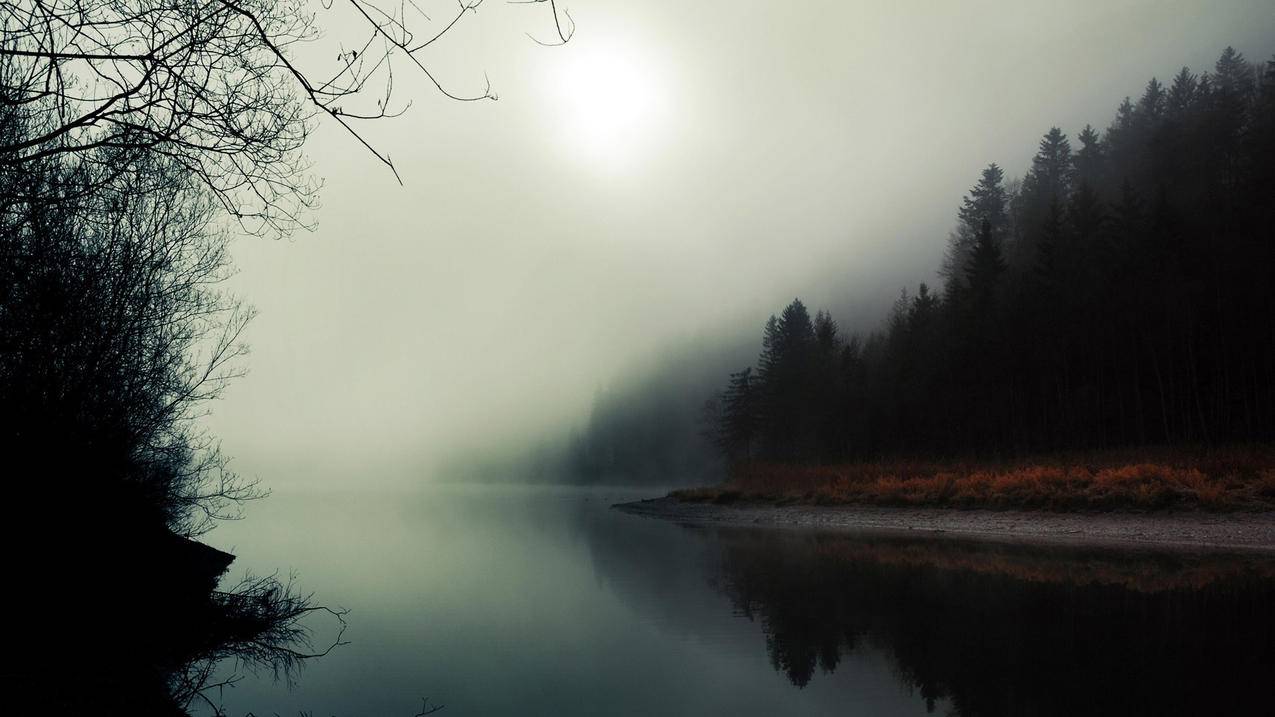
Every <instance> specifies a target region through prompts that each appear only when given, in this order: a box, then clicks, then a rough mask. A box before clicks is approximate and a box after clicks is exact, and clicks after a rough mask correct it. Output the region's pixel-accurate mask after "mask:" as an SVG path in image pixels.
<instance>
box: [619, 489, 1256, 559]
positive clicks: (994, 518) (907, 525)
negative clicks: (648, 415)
mask: <svg viewBox="0 0 1275 717" xmlns="http://www.w3.org/2000/svg"><path fill="white" fill-rule="evenodd" d="M611 507H612V508H614V509H615V510H618V511H620V512H622V513H627V514H629V515H637V516H642V517H647V518H658V519H662V520H669V521H673V522H677V523H683V524H694V525H720V526H743V527H755V528H769V529H817V530H830V531H835V532H844V533H859V534H864V535H870V534H876V535H882V534H890V535H896V536H902V535H906V536H911V537H917V538H930V539H949V538H957V539H965V540H981V541H993V542H1008V543H1023V544H1050V545H1072V546H1076V545H1089V546H1096V547H1101V546H1106V547H1124V548H1139V547H1140V548H1156V549H1170V550H1178V551H1207V552H1217V551H1243V552H1258V553H1266V554H1270V555H1272V556H1275V512H1257V513H1205V512H1160V513H1118V512H1111V513H1051V512H1045V511H1025V510H986V509H969V510H965V509H953V508H908V507H885V506H874V505H838V506H812V505H782V506H780V505H774V504H769V503H763V502H739V503H732V504H727V505H723V504H714V503H697V502H683V501H680V500H678V499H676V498H670V497H663V498H652V499H648V500H642V501H635V502H630V503H616V504H614V505H612V506H611Z"/></svg>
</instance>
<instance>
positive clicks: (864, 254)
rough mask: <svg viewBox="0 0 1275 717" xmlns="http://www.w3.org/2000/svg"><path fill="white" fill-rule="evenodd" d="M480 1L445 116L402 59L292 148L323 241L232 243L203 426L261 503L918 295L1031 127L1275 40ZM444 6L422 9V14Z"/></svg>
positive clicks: (883, 8)
mask: <svg viewBox="0 0 1275 717" xmlns="http://www.w3.org/2000/svg"><path fill="white" fill-rule="evenodd" d="M564 5H565V7H568V8H569V9H570V11H571V14H572V16H573V17H574V19H575V20H576V22H577V24H578V26H579V30H578V33H577V34H576V36H575V37H574V38H573V39H572V41H571V43H570V44H569V45H567V46H566V47H559V48H545V47H540V46H538V45H536V44H535V43H533V42H532V41H530V40H529V39H528V38H527V37H526V36H525V35H524V34H523V33H524V32H531V33H533V34H535V35H536V36H537V37H540V38H542V39H548V38H549V37H551V35H550V32H551V28H550V26H549V24H548V22H547V19H546V18H547V16H546V14H545V12H544V8H543V7H542V6H539V5H510V4H502V3H498V2H497V0H489V1H488V3H487V4H484V5H483V6H482V8H481V10H480V12H479V13H478V14H476V15H475V16H472V17H470V18H467V19H466V20H465V22H464V23H462V24H461V25H459V26H458V27H457V28H456V30H455V31H454V33H453V34H451V35H449V36H448V37H447V38H446V40H445V44H444V45H443V46H442V47H439V48H438V55H437V58H436V62H435V64H433V65H432V67H434V68H436V69H437V71H438V73H439V75H440V77H442V78H443V79H444V80H445V81H446V82H448V84H449V86H450V87H451V88H453V89H456V90H458V91H465V90H467V89H475V90H479V91H481V89H482V87H483V73H484V72H486V73H487V74H488V75H489V76H490V78H491V81H492V84H493V89H495V90H496V91H497V92H498V93H499V95H500V100H499V101H498V102H480V103H457V102H452V101H449V100H447V99H445V98H442V97H441V96H439V95H438V94H437V93H435V92H432V91H430V89H428V88H427V86H426V84H425V83H426V81H425V80H424V78H423V77H420V76H418V75H415V74H413V73H411V72H410V71H409V70H408V69H407V67H406V66H403V67H401V68H400V69H399V70H398V72H397V74H396V77H395V83H396V92H397V93H399V96H400V97H411V98H412V99H413V106H412V108H411V109H410V110H409V111H408V113H407V114H406V115H405V116H403V117H402V118H399V119H396V120H392V121H385V122H382V123H378V124H376V125H374V126H370V127H368V128H367V129H366V134H367V136H368V137H369V138H371V139H372V140H373V141H374V142H375V144H376V145H377V146H378V148H379V149H381V150H384V151H386V152H388V153H389V154H390V156H392V157H393V159H394V161H395V164H396V165H397V166H398V167H399V171H400V172H401V174H402V175H403V179H404V182H405V186H401V187H400V186H399V185H398V184H397V183H396V182H395V180H394V178H393V176H392V175H391V174H390V173H389V172H388V171H386V170H384V169H383V168H382V167H381V166H380V165H378V164H377V163H376V162H375V160H374V159H373V158H372V157H371V156H370V155H368V154H367V153H366V152H365V151H364V150H363V149H362V148H361V147H359V146H358V145H357V144H356V143H355V142H353V141H352V140H350V139H349V138H348V136H346V135H344V134H342V133H340V132H339V131H337V130H335V129H334V128H332V127H330V126H321V127H320V128H319V130H318V131H317V132H316V133H315V135H314V137H313V139H312V142H311V143H310V145H309V150H308V152H309V155H310V157H311V159H312V160H313V161H314V163H315V170H316V173H317V174H318V175H319V176H321V177H323V178H324V179H325V181H326V186H325V189H324V192H323V206H322V208H321V209H320V210H319V212H318V213H317V220H318V225H319V228H318V230H317V231H315V232H313V233H304V232H303V233H299V234H298V235H297V236H296V237H294V238H293V239H292V240H289V241H277V242H275V241H268V240H260V239H241V240H239V241H238V242H237V243H236V245H235V257H236V261H237V263H238V264H239V267H240V270H241V271H240V274H239V276H238V277H236V279H235V281H234V290H235V291H236V293H238V294H239V295H240V296H241V297H242V298H244V299H246V300H247V301H248V302H250V303H252V304H254V305H255V306H256V307H257V308H258V310H259V311H260V315H259V317H258V318H257V320H256V321H255V322H254V323H253V324H252V326H251V327H250V329H249V331H248V336H247V339H248V342H249V343H250V344H251V345H252V349H253V352H252V354H251V355H250V356H249V357H248V358H247V360H246V365H247V367H248V369H249V371H250V373H249V375H248V376H247V377H245V378H244V379H242V380H240V381H239V382H237V383H236V384H235V385H234V386H232V387H231V389H230V390H229V391H228V392H227V394H226V397H225V399H224V400H223V401H221V402H220V403H219V404H218V405H217V406H216V407H215V409H214V410H215V414H214V415H213V416H212V417H211V418H210V419H208V424H209V426H210V428H211V429H212V430H213V431H214V432H215V433H217V434H218V435H219V436H220V437H221V438H222V440H223V447H224V449H225V450H226V451H227V452H228V453H229V454H230V455H232V456H235V457H236V458H237V460H236V463H235V466H236V467H237V468H238V469H239V470H240V471H241V472H244V473H247V474H250V475H259V476H260V477H261V478H263V479H264V480H265V481H266V483H267V484H268V485H273V486H287V485H291V484H293V483H298V482H306V483H311V484H313V483H314V482H315V481H318V482H320V484H322V482H324V481H333V482H335V481H361V482H372V483H393V482H400V481H409V480H413V479H418V478H420V477H421V476H422V466H424V465H427V464H428V463H429V461H430V460H431V459H433V458H435V457H437V456H439V455H441V454H444V453H447V452H450V451H452V450H454V449H456V448H458V447H461V448H464V447H476V448H477V447H481V446H482V445H484V444H487V443H489V442H491V441H500V440H503V439H504V438H506V437H517V436H526V435H529V434H533V433H539V432H544V431H550V430H553V429H555V428H557V427H563V428H565V427H566V426H567V425H569V424H571V423H572V422H575V421H578V420H580V419H581V418H582V416H584V415H585V412H586V411H587V407H588V404H589V401H590V399H591V398H592V396H593V393H594V391H595V390H596V389H597V388H598V387H599V386H602V385H605V384H607V383H608V382H610V381H612V380H613V379H614V378H615V377H616V376H617V375H620V374H621V373H622V372H623V371H624V370H625V368H626V366H630V365H632V364H633V362H634V361H644V360H647V359H649V357H650V356H651V354H652V353H653V352H656V351H658V349H659V347H660V346H661V345H663V344H665V343H666V342H668V341H671V340H675V339H678V338H680V337H687V336H691V335H697V334H702V333H704V332H712V331H717V330H722V329H735V328H739V327H742V328H744V329H746V330H747V331H750V332H757V331H759V330H760V326H761V323H762V321H763V320H764V319H765V317H766V316H768V315H769V314H770V313H772V312H775V311H777V310H778V309H779V308H782V305H783V304H784V303H786V302H787V301H789V300H791V298H792V297H793V296H795V295H800V296H801V297H802V298H803V300H806V302H807V304H809V305H812V306H828V305H832V306H841V305H843V304H845V303H846V302H847V301H849V300H859V299H869V298H870V299H871V300H872V301H870V302H865V303H864V304H863V305H864V306H865V308H864V312H865V316H859V317H856V316H845V315H842V314H840V313H839V314H838V316H837V318H838V319H839V320H841V321H842V322H843V323H854V322H861V321H864V320H866V319H867V318H873V317H875V315H876V313H877V312H879V311H880V307H882V306H884V305H887V304H888V302H889V301H890V300H891V299H892V298H893V297H894V295H895V293H896V292H897V290H898V288H899V287H900V286H901V285H902V284H903V283H908V284H915V282H917V281H923V280H932V279H933V270H934V269H935V268H936V267H937V265H938V261H939V258H940V256H941V254H942V249H943V245H944V242H945V240H946V236H947V232H948V230H949V229H950V228H951V225H952V221H953V216H954V214H955V209H956V207H957V205H958V204H959V202H960V198H961V196H962V195H963V193H964V192H965V191H966V190H967V189H968V187H969V186H970V185H972V184H973V183H974V181H975V179H976V178H977V176H978V173H979V171H980V169H981V168H982V167H983V166H985V165H986V164H987V163H988V162H991V161H995V162H998V163H1000V164H1001V165H1002V167H1004V168H1005V170H1006V173H1007V174H1008V175H1010V176H1017V175H1020V174H1021V173H1022V171H1023V169H1024V168H1025V167H1026V165H1027V164H1028V162H1029V160H1030V156H1031V154H1032V153H1033V152H1034V149H1035V145H1036V142H1037V141H1038V139H1039V137H1040V135H1041V134H1043V133H1044V132H1045V131H1046V130H1047V129H1049V127H1050V126H1052V125H1055V124H1057V125H1059V126H1060V127H1062V129H1063V130H1064V131H1065V132H1067V133H1068V134H1069V135H1070V136H1072V137H1074V136H1075V133H1076V132H1077V131H1078V130H1079V129H1080V128H1081V127H1082V126H1083V125H1084V124H1085V123H1086V122H1091V123H1093V124H1094V125H1095V126H1096V127H1098V128H1099V129H1105V128H1106V126H1107V124H1108V123H1109V122H1110V121H1111V118H1112V113H1113V112H1114V109H1115V107H1116V105H1117V104H1118V103H1119V101H1120V100H1121V99H1122V98H1123V97H1124V96H1125V95H1130V94H1132V95H1135V96H1136V95H1137V94H1139V93H1140V91H1141V89H1142V87H1143V85H1144V84H1145V82H1146V80H1147V79H1149V78H1150V77H1151V76H1152V75H1155V76H1158V77H1159V78H1160V79H1161V80H1168V79H1171V77H1172V75H1173V74H1174V73H1175V72H1176V70H1177V69H1178V68H1180V67H1181V66H1182V65H1184V64H1186V65H1189V66H1191V67H1192V69H1194V70H1200V69H1211V68H1212V65H1213V62H1214V60H1215V59H1216V57H1217V55H1218V54H1219V53H1220V51H1221V50H1222V48H1224V47H1225V46H1227V45H1228V44H1229V45H1234V46H1235V47H1236V49H1238V50H1240V51H1241V52H1243V53H1245V55H1246V56H1247V57H1249V58H1250V59H1255V60H1256V59H1261V60H1265V59H1269V57H1270V55H1271V53H1272V51H1275V6H1272V4H1271V2H1270V0H1243V1H1228V0H1211V1H1190V2H1187V1H1180V2H1145V1H1136V2H1119V1H1114V2H1113V1H1111V0H1105V1H1096V2H1095V1H1090V0H1085V1H1084V2H1068V3H1060V2H1028V1H1023V0H1017V1H1014V2H973V1H968V0H967V1H963V2H959V3H958V2H936V1H933V0H931V1H929V2H909V1H896V2H888V3H887V2H852V1H848V0H839V1H836V2H832V1H827V2H824V1H813V0H807V1H801V0H798V1H797V2H768V3H761V2H741V1H740V0H732V1H727V0H701V1H700V2H694V3H687V2H672V1H668V0H665V1H663V2H659V1H655V2H641V3H639V2H619V1H618V0H574V1H572V0H566V2H565V4H564ZM444 7H446V5H444Z"/></svg>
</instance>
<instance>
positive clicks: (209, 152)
mask: <svg viewBox="0 0 1275 717" xmlns="http://www.w3.org/2000/svg"><path fill="white" fill-rule="evenodd" d="M482 2H483V0H462V2H460V3H459V5H458V6H457V5H452V6H449V7H448V6H444V7H439V8H437V9H436V10H435V9H433V8H431V11H434V12H435V14H434V16H433V18H434V19H431V16H430V15H427V14H426V12H425V11H424V10H422V9H421V7H420V6H418V5H417V4H416V3H407V4H395V3H382V2H373V1H372V0H344V1H342V2H335V3H327V4H323V6H322V13H323V15H324V16H325V18H324V19H325V20H327V23H326V24H327V25H328V29H329V30H331V31H338V30H341V31H345V32H346V35H344V36H342V37H340V38H338V40H337V41H336V42H335V43H334V44H333V45H330V46H327V48H326V49H324V50H322V51H319V50H318V48H315V47H314V46H315V44H316V43H317V42H318V41H319V39H320V33H319V23H318V15H316V13H315V11H314V10H312V9H311V6H310V4H309V3H307V2H303V1H301V0H288V1H286V2H276V1H275V0H212V1H211V2H193V1H191V0H161V1H160V2H150V1H143V0H20V1H19V2H16V3H5V4H4V5H3V6H0V28H2V29H3V35H0V66H2V67H3V68H4V72H3V73H2V74H0V77H3V81H4V84H3V87H2V88H0V90H2V94H3V96H4V100H5V102H6V104H7V105H8V107H9V109H10V111H13V112H15V113H17V114H19V115H21V116H22V117H24V118H25V119H27V120H28V121H29V122H30V123H29V125H28V126H29V128H30V129H31V131H30V132H28V133H26V134H24V135H22V136H3V137H0V164H2V165H5V166H19V165H24V164H29V163H34V162H38V161H40V160H43V159H45V158H49V157H55V156H64V157H68V158H70V157H73V158H75V159H76V160H77V161H81V162H88V163H100V164H102V165H103V167H104V168H107V169H109V168H111V167H115V168H116V169H117V170H118V171H127V167H119V166H118V165H111V164H109V163H108V162H109V157H110V155H109V154H103V153H101V152H98V151H97V150H100V149H104V148H112V149H120V148H134V149H145V150H150V151H153V152H155V153H158V154H161V155H163V156H165V157H167V158H169V159H170V160H172V161H173V162H174V163H176V164H178V165H180V166H182V167H184V168H185V169H186V170H187V171H188V172H190V173H191V174H193V175H194V176H196V177H198V178H199V179H200V181H201V182H202V183H203V184H204V185H205V186H206V187H207V188H208V189H209V191H210V192H211V196H213V197H214V198H215V199H216V200H217V202H218V203H219V204H220V206H221V207H222V208H223V209H224V211H226V212H227V213H228V214H229V215H231V216H232V217H235V218H236V219H238V220H240V223H241V224H242V226H243V227H244V228H245V229H247V230H248V231H251V232H254V233H263V234H272V235H280V234H286V233H288V232H289V231H291V230H292V229H293V228H295V227H296V226H298V225H304V224H305V223H306V222H307V219H306V216H305V214H306V211H307V210H308V209H310V208H311V207H313V205H314V202H315V200H316V196H317V194H316V193H317V190H318V185H317V184H316V183H315V182H314V181H313V180H312V179H311V178H310V177H309V173H308V166H307V163H306V161H305V158H304V156H303V155H302V153H301V150H302V147H303V145H304V143H305V139H306V137H307V135H308V134H309V131H310V129H311V127H312V125H313V120H314V119H316V118H319V117H322V118H326V119H328V120H330V121H333V122H336V123H337V124H339V125H340V126H341V127H343V128H345V129H346V130H347V131H348V132H349V134H350V135H351V136H352V137H353V139H354V140H355V141H357V142H359V143H361V144H362V145H363V146H364V147H365V148H367V150H368V151H370V152H371V153H372V154H374V155H375V157H376V158H377V159H378V160H379V161H380V162H382V163H383V164H384V165H385V166H386V167H388V168H389V169H390V170H392V171H395V173H396V174H397V170H396V169H395V167H394V163H393V162H392V161H391V159H390V157H389V155H388V154H386V153H385V152H383V151H381V150H378V149H376V148H375V147H374V146H373V144H372V143H371V142H370V141H369V140H368V139H367V138H365V136H364V135H363V134H362V131H361V129H360V125H361V124H362V123H364V122H366V121H369V120H376V119H381V118H385V117H390V116H394V115H397V114H400V113H401V112H402V111H404V110H405V109H406V107H407V103H405V102H403V101H402V100H401V99H400V98H398V97H397V96H396V95H395V90H394V71H395V68H396V67H400V66H401V65H402V64H404V63H406V64H407V65H408V66H409V67H410V70H411V71H413V72H415V73H419V75H420V76H423V77H424V78H425V79H426V80H427V81H428V82H429V83H430V84H431V85H432V86H433V87H434V88H435V89H436V90H437V91H438V92H440V93H441V94H442V95H444V96H446V97H448V98H450V99H453V100H459V101H477V100H494V99H496V94H495V93H494V92H493V91H492V88H491V85H490V83H489V82H486V80H484V82H483V83H482V84H481V85H479V87H478V88H477V89H476V90H474V91H461V90H453V89H451V88H450V87H449V85H450V84H451V83H450V82H449V81H445V80H443V79H442V78H440V77H439V76H438V74H437V73H436V72H435V71H434V70H431V69H430V65H429V59H428V55H427V53H428V52H429V51H430V50H432V49H433V48H434V46H435V44H436V43H439V42H441V41H442V40H443V38H444V37H445V36H446V35H447V34H448V33H449V31H451V30H452V29H453V28H454V27H455V26H456V25H457V24H459V23H460V22H461V21H462V20H463V19H464V18H466V17H468V16H470V15H473V14H474V13H475V12H477V10H478V8H479V6H480V5H481V4H482ZM531 4H542V5H543V6H544V7H546V9H548V11H549V12H550V14H551V16H552V18H551V19H552V26H553V28H554V32H555V34H556V36H557V38H558V40H559V41H561V42H566V40H567V39H568V38H569V37H570V33H571V32H572V31H573V29H574V25H573V24H572V23H571V20H570V15H569V14H567V13H566V12H565V11H564V12H559V9H558V7H557V4H556V2H555V0H548V1H547V2H543V0H540V1H538V2H533V3H531ZM320 57H324V58H327V57H335V59H334V60H331V61H322V60H320V59H319V58H320Z"/></svg>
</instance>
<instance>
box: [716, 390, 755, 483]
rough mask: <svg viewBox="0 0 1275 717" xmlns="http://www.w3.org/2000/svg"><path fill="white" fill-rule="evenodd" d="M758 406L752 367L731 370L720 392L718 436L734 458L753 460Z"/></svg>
mask: <svg viewBox="0 0 1275 717" xmlns="http://www.w3.org/2000/svg"><path fill="white" fill-rule="evenodd" d="M758 408H759V406H758V400H757V391H756V386H755V383H754V380H753V370H752V368H746V369H744V370H743V371H739V372H736V373H732V374H731V375H730V382H729V383H728V384H727V386H726V390H725V391H724V392H723V393H722V409H721V421H722V427H721V429H720V430H719V433H718V435H719V436H720V437H721V438H720V440H721V445H722V447H723V448H724V449H725V451H726V453H727V455H728V456H729V457H731V458H732V459H733V460H744V461H748V460H751V459H752V456H753V444H754V439H755V437H756V435H757V424H758V415H757V414H758Z"/></svg>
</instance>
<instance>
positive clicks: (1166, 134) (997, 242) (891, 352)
mask: <svg viewBox="0 0 1275 717" xmlns="http://www.w3.org/2000/svg"><path fill="white" fill-rule="evenodd" d="M1076 140H1077V145H1078V146H1073V144H1072V142H1071V140H1070V139H1069V138H1068V137H1067V135H1065V134H1064V133H1063V132H1062V131H1061V130H1059V129H1058V128H1053V129H1051V130H1049V132H1048V133H1046V134H1045V136H1044V138H1043V139H1042V140H1041V142H1040V147H1039V151H1038V152H1037V154H1036V156H1035V158H1034V159H1033V160H1032V164H1031V167H1030V168H1029V169H1028V170H1027V172H1026V174H1025V175H1024V176H1023V178H1022V179H1021V181H1010V182H1007V181H1006V180H1005V175H1004V172H1003V171H1002V170H1001V168H1000V167H998V166H997V165H995V164H992V165H989V166H988V167H987V168H986V169H985V170H983V172H982V175H981V177H979V179H978V182H977V184H975V186H974V187H973V188H972V189H971V190H970V191H969V193H968V194H967V195H966V196H965V198H964V201H963V203H962V205H961V206H960V208H959V211H958V213H957V226H956V229H955V231H954V232H953V233H952V235H951V237H950V239H949V246H948V251H947V254H946V257H945V259H944V262H943V266H942V267H941V269H940V275H941V276H942V277H943V286H942V288H941V290H939V291H935V290H932V289H931V288H929V287H927V286H926V285H924V284H922V285H920V286H919V287H917V289H916V290H915V292H914V293H910V292H908V291H907V290H904V291H903V292H902V294H901V295H900V297H899V299H898V300H897V301H896V302H895V304H894V308H893V311H892V312H891V314H890V316H889V318H888V320H887V322H886V324H885V326H884V327H883V328H882V329H881V330H879V331H877V332H874V333H871V334H870V335H867V336H858V335H852V336H843V335H842V334H841V333H840V332H839V331H838V329H837V324H836V322H835V321H834V320H833V318H832V317H831V316H830V315H829V314H828V313H826V312H822V311H820V312H818V313H816V314H815V316H813V317H812V316H811V315H810V314H809V312H808V311H807V309H806V307H805V306H804V305H803V304H802V303H801V301H799V300H795V301H793V302H792V304H790V305H789V306H788V307H787V308H786V309H784V311H783V312H782V314H781V315H779V316H778V317H773V316H772V317H771V319H770V321H769V322H767V324H766V326H765V331H764V335H763V349H762V353H761V356H760V358H759V359H758V361H757V364H756V366H755V367H748V368H744V369H742V370H740V371H738V372H736V373H733V374H731V376H730V380H729V383H728V385H727V386H726V388H725V390H724V391H722V392H721V394H720V395H719V396H718V397H716V398H715V399H713V400H711V401H710V402H709V403H708V405H707V406H706V407H705V413H706V416H705V418H706V425H707V430H708V433H709V435H710V437H711V438H712V439H713V441H714V442H715V443H716V445H717V446H719V447H720V449H721V450H722V451H723V453H724V454H725V455H726V456H727V457H728V459H730V460H731V461H746V460H766V461H796V462H830V461H840V460H854V459H862V458H875V457H880V456H883V455H898V454H912V455H915V454H926V455H940V456H942V455H972V454H982V455H988V454H1021V453H1027V452H1035V451H1051V450H1058V449H1063V448H1067V449H1072V448H1103V447H1112V446H1128V445H1145V444H1165V443H1174V444H1177V443H1193V444H1213V443H1224V442H1246V441H1255V440H1269V439H1271V438H1272V436H1275V60H1272V61H1271V62H1268V63H1266V64H1265V65H1264V66H1263V65H1258V64H1254V63H1251V62H1249V61H1247V60H1245V58H1244V57H1243V56H1242V55H1241V54H1240V53H1238V52H1236V51H1235V50H1234V49H1231V48H1227V49H1226V51H1225V52H1223V53H1222V55H1221V57H1220V58H1219V59H1218V61H1217V64H1216V66H1215V68H1214V71H1213V72H1211V73H1209V72H1205V73H1199V74H1195V73H1192V72H1191V71H1190V70H1189V69H1186V68H1183V69H1182V70H1181V71H1180V72H1179V73H1177V75H1176V76H1175V77H1174V78H1173V80H1172V81H1171V82H1169V83H1168V84H1167V85H1166V84H1162V83H1161V82H1160V81H1158V80H1156V79H1152V80H1151V81H1150V82H1149V83H1148V84H1147V86H1146V89H1145V91H1144V92H1143V94H1142V96H1141V98H1140V99H1138V100H1137V101H1132V100H1130V99H1128V98H1126V99H1125V101H1124V102H1123V103H1122V104H1121V105H1120V107H1119V109H1118V110H1117V111H1116V116H1115V120H1114V122H1113V123H1112V124H1111V126H1110V127H1108V128H1107V130H1106V131H1105V132H1100V131H1098V130H1095V129H1094V128H1093V127H1088V126H1087V127H1085V128H1084V129H1083V130H1081V131H1080V133H1079V134H1078V135H1077V136H1076Z"/></svg>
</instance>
